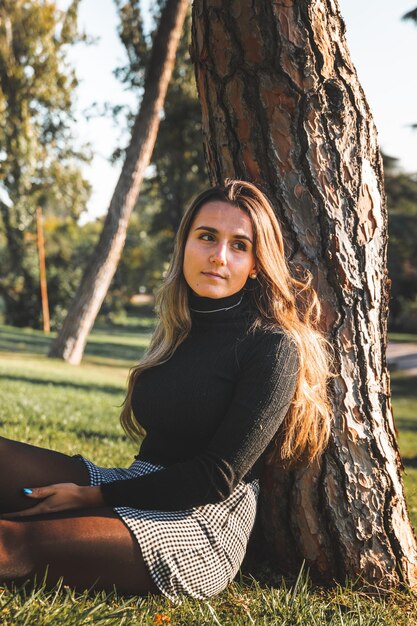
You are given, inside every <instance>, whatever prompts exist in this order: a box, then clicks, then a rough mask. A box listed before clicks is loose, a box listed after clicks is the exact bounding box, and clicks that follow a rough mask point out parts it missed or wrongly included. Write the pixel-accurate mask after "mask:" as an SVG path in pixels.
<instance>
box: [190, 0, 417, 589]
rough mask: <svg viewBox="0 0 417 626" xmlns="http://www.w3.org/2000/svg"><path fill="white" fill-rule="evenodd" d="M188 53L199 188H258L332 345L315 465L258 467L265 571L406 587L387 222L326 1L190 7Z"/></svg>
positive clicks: (406, 527) (406, 530) (410, 576)
mask: <svg viewBox="0 0 417 626" xmlns="http://www.w3.org/2000/svg"><path fill="white" fill-rule="evenodd" d="M192 53H193V57H194V61H195V66H196V78H197V85H198V89H199V96H200V100H201V105H202V114H203V131H204V141H205V150H206V158H207V163H208V167H209V170H210V176H211V180H212V182H213V183H215V182H217V181H222V180H223V179H224V178H225V177H227V176H232V177H241V178H244V179H250V180H255V181H259V182H262V183H263V184H264V185H265V188H266V190H267V192H268V194H269V195H270V197H271V199H272V201H273V203H274V205H275V208H276V212H277V215H278V216H279V219H280V222H281V224H282V227H283V230H284V233H285V238H286V242H287V250H288V255H289V256H290V257H291V259H292V260H293V261H295V262H297V263H301V264H302V265H303V266H304V267H307V268H308V269H309V270H311V271H312V272H313V274H314V277H315V285H316V288H317V290H318V293H319V296H320V299H321V301H322V303H323V309H324V311H323V322H322V323H323V328H324V329H325V331H326V332H327V333H328V336H329V338H330V340H331V341H332V342H333V345H334V348H335V353H336V360H337V364H336V367H337V370H338V376H337V378H336V379H335V380H334V381H333V384H332V402H333V406H334V414H335V423H334V429H333V436H332V440H331V444H330V446H329V449H328V452H327V453H326V454H325V457H324V460H323V463H322V465H321V467H318V466H312V467H308V468H301V469H299V470H297V471H295V472H294V471H293V472H292V473H285V472H283V471H282V470H281V469H280V468H279V467H269V468H268V469H267V470H266V475H265V478H264V481H263V489H262V493H263V498H262V503H261V518H262V522H263V530H264V533H265V535H266V537H267V540H268V542H269V545H270V546H272V547H273V550H274V552H275V555H276V557H277V564H278V565H279V566H280V568H281V569H282V570H283V571H285V572H291V571H292V572H294V571H296V570H297V569H298V568H299V567H300V564H301V562H302V559H306V561H307V563H308V564H309V565H310V569H311V571H312V573H313V575H315V576H316V577H318V578H320V579H322V580H332V579H338V580H342V581H343V580H344V579H345V577H346V576H349V577H353V578H356V577H357V576H362V577H363V578H364V580H365V581H367V582H368V583H371V584H378V585H381V586H384V587H391V586H394V585H396V584H398V583H399V582H400V580H401V579H402V578H403V579H405V581H406V582H407V583H409V584H410V585H412V586H413V587H414V586H415V585H416V573H417V571H416V563H417V561H416V557H417V553H416V542H415V539H414V535H413V532H412V528H411V525H410V522H409V518H408V513H407V510H406V504H405V500H404V494H403V486H402V481H401V470H402V465H401V460H400V457H399V453H398V448H397V443H396V437H395V430H394V424H393V418H392V411H391V403H390V385H389V376H388V371H387V364H386V358H385V348H386V320H387V303H388V294H387V290H388V279H387V271H386V243H387V216H386V207H385V201H384V193H383V175H382V165H381V158H380V154H379V150H378V145H377V134H376V130H375V126H374V124H373V121H372V116H371V113H370V110H369V107H368V104H367V102H366V99H365V97H364V94H363V91H362V89H361V86H360V84H359V82H358V78H357V75H356V71H355V68H354V67H353V65H352V63H351V60H350V57H349V52H348V50H347V46H346V42H345V39H344V24H343V21H342V19H341V16H340V13H339V9H338V6H337V2H336V1H335V0H309V1H308V0H281V1H280V2H264V1H263V0H232V1H231V2H230V3H224V2H222V0H195V3H194V12H193V46H192Z"/></svg>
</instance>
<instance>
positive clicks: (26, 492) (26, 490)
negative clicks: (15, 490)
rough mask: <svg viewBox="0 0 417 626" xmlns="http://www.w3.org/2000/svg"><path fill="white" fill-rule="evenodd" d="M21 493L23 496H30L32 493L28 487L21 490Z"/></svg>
mask: <svg viewBox="0 0 417 626" xmlns="http://www.w3.org/2000/svg"><path fill="white" fill-rule="evenodd" d="M22 491H23V493H24V494H25V496H30V494H31V493H32V489H29V488H28V487H25V488H24V489H22Z"/></svg>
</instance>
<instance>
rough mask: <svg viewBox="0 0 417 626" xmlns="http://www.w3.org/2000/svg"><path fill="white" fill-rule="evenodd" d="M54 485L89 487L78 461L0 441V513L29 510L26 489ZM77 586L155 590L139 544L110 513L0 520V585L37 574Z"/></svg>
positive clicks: (99, 511)
mask: <svg viewBox="0 0 417 626" xmlns="http://www.w3.org/2000/svg"><path fill="white" fill-rule="evenodd" d="M59 482H72V483H76V484H78V485H88V471H87V468H86V467H85V466H84V463H83V462H82V461H81V460H80V459H78V458H74V457H71V456H67V455H65V454H61V453H59V452H54V451H52V450H47V449H43V448H38V447H36V446H31V445H28V444H24V443H19V442H17V441H11V440H9V439H5V438H4V437H0V514H1V513H7V512H14V511H19V510H22V509H25V508H28V507H30V506H33V500H31V499H29V498H26V497H25V496H24V495H23V494H22V489H23V488H24V487H44V486H47V485H51V484H54V483H59ZM46 570H47V571H48V575H47V583H48V584H55V583H56V582H57V581H58V580H59V578H61V577H62V578H63V579H64V583H65V584H68V585H71V586H74V587H76V588H77V589H80V590H81V589H90V588H92V587H93V588H94V589H104V590H106V591H110V590H112V589H113V588H114V587H116V589H117V590H118V591H120V592H121V593H135V594H140V595H145V594H147V593H149V592H152V593H158V589H157V588H156V586H155V584H154V583H153V581H152V579H151V578H150V576H149V572H148V570H147V567H146V565H145V563H144V561H143V558H142V554H141V551H140V548H139V546H138V544H137V541H136V540H134V539H133V537H132V535H131V533H130V531H129V530H128V528H127V527H126V526H125V524H124V523H123V522H122V521H121V520H120V519H119V518H118V516H117V515H116V513H115V512H114V511H113V509H110V508H107V507H103V508H100V509H97V510H82V511H69V512H68V513H56V514H53V515H43V516H36V517H35V516H33V517H26V518H21V519H17V518H16V520H0V583H5V582H11V581H15V582H21V581H22V580H26V579H28V578H29V579H31V578H33V577H34V576H35V575H36V576H37V577H38V579H39V578H43V576H44V575H45V572H46Z"/></svg>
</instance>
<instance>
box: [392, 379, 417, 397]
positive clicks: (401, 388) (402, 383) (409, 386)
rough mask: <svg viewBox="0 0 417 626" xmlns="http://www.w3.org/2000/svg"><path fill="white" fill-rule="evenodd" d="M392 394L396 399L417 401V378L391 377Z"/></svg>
mask: <svg viewBox="0 0 417 626" xmlns="http://www.w3.org/2000/svg"><path fill="white" fill-rule="evenodd" d="M391 393H392V395H393V398H394V401H395V398H396V397H397V398H402V399H403V398H406V399H410V400H416V399H417V376H391Z"/></svg>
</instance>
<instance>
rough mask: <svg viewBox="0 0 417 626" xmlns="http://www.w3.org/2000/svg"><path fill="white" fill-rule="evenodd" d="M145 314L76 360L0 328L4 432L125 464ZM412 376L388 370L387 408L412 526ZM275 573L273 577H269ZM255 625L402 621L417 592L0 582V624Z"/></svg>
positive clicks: (412, 614)
mask: <svg viewBox="0 0 417 626" xmlns="http://www.w3.org/2000/svg"><path fill="white" fill-rule="evenodd" d="M150 332H151V326H150V323H149V320H148V319H144V320H142V321H141V322H140V323H139V322H138V324H137V325H135V326H130V327H129V328H128V329H124V330H123V329H112V330H111V329H107V328H104V327H103V328H99V329H98V330H96V331H95V332H94V333H93V334H92V335H91V337H90V341H89V344H88V347H87V350H86V356H85V359H84V361H83V364H82V365H81V366H79V367H73V366H70V365H67V364H66V363H63V362H60V361H55V360H50V359H47V358H46V357H45V355H46V352H47V349H48V344H49V341H50V339H49V338H46V337H45V336H44V335H43V334H42V333H41V332H37V331H29V330H22V329H15V328H10V327H6V326H0V390H1V400H2V401H1V404H0V426H1V434H2V435H4V436H6V437H11V438H16V439H21V440H25V441H29V442H31V443H34V444H38V445H42V446H47V447H51V448H56V449H59V450H60V451H62V452H66V453H68V454H75V453H77V452H78V453H82V454H84V455H86V456H88V457H90V458H92V459H93V460H94V461H95V462H97V463H99V464H103V465H111V464H114V465H119V464H120V465H126V463H127V462H128V460H129V459H130V458H131V457H132V455H133V454H135V452H136V446H135V445H133V444H132V443H130V442H129V441H128V440H127V439H126V437H125V436H124V434H123V432H122V430H121V427H120V426H119V423H118V414H119V407H120V404H121V402H122V400H123V396H124V385H125V381H126V377H127V372H128V368H129V367H130V366H131V365H132V364H133V363H134V362H135V361H137V360H139V359H140V357H141V354H142V353H143V350H144V348H145V346H146V344H147V342H148V341H149V337H150ZM416 384H417V379H416V378H413V379H412V378H407V377H404V376H403V375H402V374H401V372H397V373H395V374H394V376H393V379H392V389H393V397H394V414H395V418H396V424H397V427H398V429H399V433H400V435H399V441H400V447H401V450H402V454H403V460H404V465H405V469H406V472H405V476H404V479H405V484H406V490H407V494H408V503H409V509H410V513H411V516H412V519H413V523H414V526H417V394H416ZM278 582H279V581H277V583H278ZM24 624H25V625H30V626H38V625H42V626H48V625H53V626H58V625H61V624H62V625H65V626H73V625H74V624H82V625H84V624H108V625H110V624H114V625H116V624H117V625H118V626H119V625H130V624H132V625H134V624H147V625H148V624H149V625H153V626H155V625H158V624H160V625H166V624H173V625H178V626H179V625H182V626H188V625H206V624H207V625H209V624H210V625H211V624H221V625H222V626H223V625H231V626H232V625H233V626H238V625H239V626H240V625H246V624H247V625H252V624H256V625H258V624H259V625H261V624H274V625H276V626H296V625H300V626H310V625H312V626H313V625H320V626H321V625H324V624H326V625H327V624H328V625H332V626H333V625H334V626H336V625H338V626H371V625H372V626H382V625H384V626H385V625H386V626H394V625H395V626H400V625H401V626H402V625H404V626H406V625H407V626H409V625H412V624H417V599H415V598H413V596H412V595H411V594H408V593H406V592H402V593H393V594H388V595H385V596H384V597H380V598H379V597H376V596H373V597H371V596H367V595H365V594H363V593H360V592H354V591H353V590H352V589H351V588H350V587H348V586H346V587H337V588H335V589H332V590H330V591H328V590H327V591H326V590H323V589H320V588H316V587H313V586H312V585H311V584H310V583H309V581H308V578H307V577H306V576H305V575H304V574H302V575H301V576H300V577H299V580H298V581H297V582H296V583H295V584H294V581H293V584H292V586H291V585H290V584H289V583H285V582H281V583H280V584H276V585H274V586H271V583H270V582H269V584H268V583H267V582H265V581H261V582H260V581H255V580H253V579H249V578H240V579H238V580H237V581H235V582H234V583H233V584H232V585H230V586H229V588H228V589H227V590H226V591H225V592H224V593H222V594H220V595H219V596H217V597H216V598H213V599H212V600H210V602H198V601H193V600H185V601H184V603H183V604H182V605H181V606H178V607H176V606H173V605H172V604H171V603H170V602H169V601H167V600H164V599H162V598H160V597H150V598H145V599H143V598H136V597H121V596H118V595H117V594H113V595H106V594H102V593H97V594H94V593H90V594H87V593H85V594H81V595H80V594H74V592H73V591H72V590H70V589H68V588H66V587H60V588H57V589H55V590H53V591H45V590H44V589H43V587H42V584H39V585H38V586H37V587H35V588H33V587H30V586H27V587H23V588H19V589H1V588H0V625H1V626H15V625H22V626H23V625H24Z"/></svg>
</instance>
